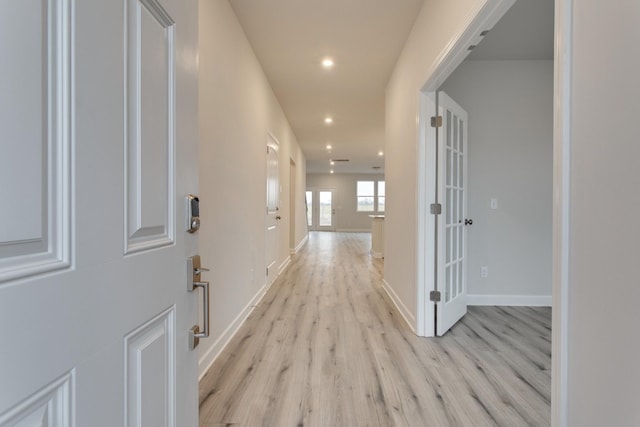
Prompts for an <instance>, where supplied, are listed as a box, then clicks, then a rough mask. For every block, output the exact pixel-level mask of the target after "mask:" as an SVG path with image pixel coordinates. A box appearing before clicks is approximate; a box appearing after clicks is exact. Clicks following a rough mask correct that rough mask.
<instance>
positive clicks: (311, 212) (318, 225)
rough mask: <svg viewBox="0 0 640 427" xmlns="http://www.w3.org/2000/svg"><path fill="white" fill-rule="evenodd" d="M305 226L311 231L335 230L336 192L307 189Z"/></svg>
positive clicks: (327, 189)
mask: <svg viewBox="0 0 640 427" xmlns="http://www.w3.org/2000/svg"><path fill="white" fill-rule="evenodd" d="M306 201H307V225H308V226H309V230H312V231H335V230H336V207H335V203H336V190H334V189H331V188H323V189H317V188H314V189H309V190H307V192H306Z"/></svg>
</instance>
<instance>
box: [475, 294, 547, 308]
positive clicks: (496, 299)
mask: <svg viewBox="0 0 640 427" xmlns="http://www.w3.org/2000/svg"><path fill="white" fill-rule="evenodd" d="M552 301H553V298H552V297H551V295H467V305H514V306H529V307H551V304H552Z"/></svg>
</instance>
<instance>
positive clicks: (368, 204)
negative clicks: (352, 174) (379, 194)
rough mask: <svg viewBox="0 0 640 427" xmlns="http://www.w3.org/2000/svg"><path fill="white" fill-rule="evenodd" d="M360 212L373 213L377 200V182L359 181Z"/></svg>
mask: <svg viewBox="0 0 640 427" xmlns="http://www.w3.org/2000/svg"><path fill="white" fill-rule="evenodd" d="M357 197H358V207H357V211H358V212H373V211H374V206H373V202H374V199H375V182H374V181H358V186H357Z"/></svg>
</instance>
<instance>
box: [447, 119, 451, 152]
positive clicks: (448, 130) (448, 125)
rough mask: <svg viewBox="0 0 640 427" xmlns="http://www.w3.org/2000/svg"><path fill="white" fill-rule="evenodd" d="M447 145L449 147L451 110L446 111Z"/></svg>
mask: <svg viewBox="0 0 640 427" xmlns="http://www.w3.org/2000/svg"><path fill="white" fill-rule="evenodd" d="M446 140H447V147H451V111H447V137H446Z"/></svg>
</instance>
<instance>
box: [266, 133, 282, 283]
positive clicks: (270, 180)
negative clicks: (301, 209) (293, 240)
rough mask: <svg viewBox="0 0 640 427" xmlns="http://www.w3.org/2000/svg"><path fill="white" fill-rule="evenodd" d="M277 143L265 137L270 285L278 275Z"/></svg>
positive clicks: (268, 273) (267, 261)
mask: <svg viewBox="0 0 640 427" xmlns="http://www.w3.org/2000/svg"><path fill="white" fill-rule="evenodd" d="M278 147H279V144H278V141H277V140H276V139H275V138H274V137H273V135H271V134H269V135H268V136H267V217H266V231H265V244H266V248H265V249H266V250H265V254H266V275H267V278H266V283H271V282H273V281H274V280H275V278H276V276H277V275H278V267H277V260H278V226H279V224H278V223H279V221H280V220H281V214H280V167H279V162H278Z"/></svg>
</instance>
